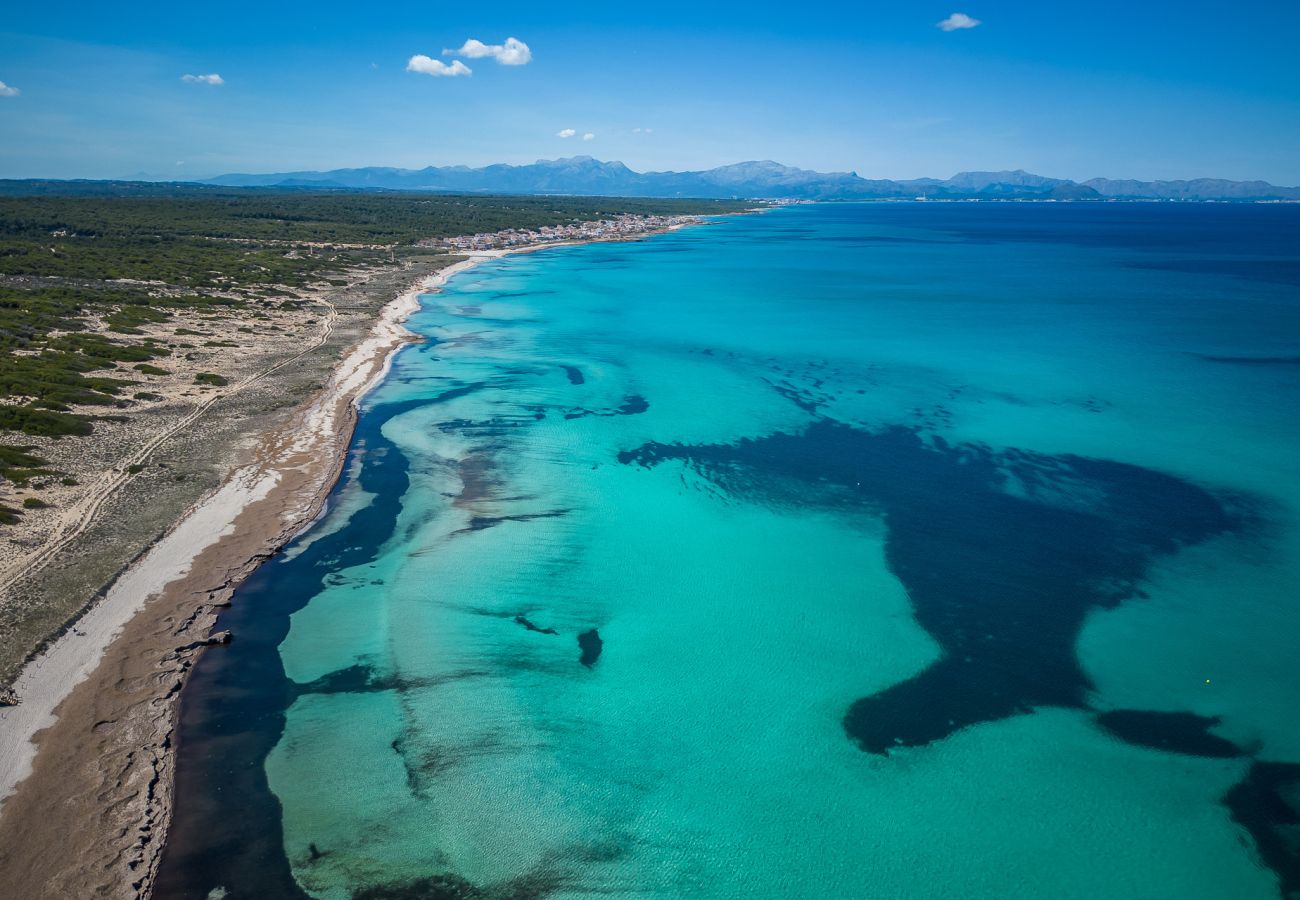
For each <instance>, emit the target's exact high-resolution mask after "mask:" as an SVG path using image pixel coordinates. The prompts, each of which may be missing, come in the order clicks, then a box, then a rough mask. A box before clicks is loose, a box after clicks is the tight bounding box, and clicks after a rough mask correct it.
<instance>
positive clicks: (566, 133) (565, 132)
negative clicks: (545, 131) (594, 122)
mask: <svg viewBox="0 0 1300 900" xmlns="http://www.w3.org/2000/svg"><path fill="white" fill-rule="evenodd" d="M577 133H578V132H576V131H574V130H573V129H572V128H561V129H560V130H559V131H557V132H555V136H556V137H557V138H571V137H573V136H574V135H575V134H577Z"/></svg>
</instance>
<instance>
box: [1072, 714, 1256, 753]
mask: <svg viewBox="0 0 1300 900" xmlns="http://www.w3.org/2000/svg"><path fill="white" fill-rule="evenodd" d="M1097 724H1098V725H1100V726H1101V727H1102V728H1105V729H1106V730H1107V731H1109V732H1110V733H1111V734H1113V735H1115V737H1117V738H1119V739H1120V740H1122V741H1126V742H1128V743H1130V744H1137V745H1138V746H1139V747H1150V748H1152V749H1154V750H1164V751H1166V752H1168V753H1182V754H1185V755H1187V756H1210V757H1219V758H1223V759H1227V758H1230V757H1234V756H1242V755H1243V751H1242V749H1241V748H1240V747H1238V746H1237V745H1236V744H1234V743H1233V742H1232V741H1229V740H1227V739H1225V738H1221V737H1219V736H1218V735H1217V734H1211V733H1210V729H1211V728H1213V727H1214V726H1215V725H1218V724H1219V719H1218V717H1217V716H1198V715H1196V714H1195V713H1189V712H1158V711H1153V710H1143V709H1113V710H1109V711H1107V712H1104V713H1101V714H1100V715H1098V716H1097Z"/></svg>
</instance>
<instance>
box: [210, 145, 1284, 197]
mask: <svg viewBox="0 0 1300 900" xmlns="http://www.w3.org/2000/svg"><path fill="white" fill-rule="evenodd" d="M205 183H207V184H213V185H224V186H239V187H269V186H275V187H322V188H340V187H344V188H363V189H371V190H374V189H386V190H402V191H456V192H470V193H477V192H483V193H496V194H580V195H589V196H609V197H615V196H617V197H700V198H732V197H749V198H758V197H762V198H775V199H791V200H869V199H891V198H914V197H926V198H933V199H940V200H948V199H951V200H964V199H988V200H994V199H1013V200H1022V199H1038V200H1104V199H1112V198H1113V199H1125V200H1137V199H1142V200H1300V188H1294V187H1292V188H1287V187H1275V186H1273V185H1271V184H1267V183H1265V182H1262V181H1224V180H1221V179H1215V178H1201V179H1197V180H1195V181H1113V180H1110V179H1106V178H1094V179H1092V180H1091V181H1085V182H1083V183H1079V182H1074V181H1070V180H1068V179H1064V178H1046V177H1044V176H1042V175H1034V174H1032V173H1030V172H1025V171H1023V170H1020V169H1017V170H1015V171H1012V172H961V173H958V174H957V175H954V176H953V177H951V178H948V179H944V180H940V179H935V178H916V179H911V180H907V181H891V180H888V179H869V178H862V177H861V176H859V175H858V174H857V173H856V172H814V171H811V170H809V169H796V168H794V167H792V166H783V165H781V164H780V163H775V162H772V161H771V160H763V161H752V162H742V163H736V164H734V165H730V166H720V167H719V168H716V169H707V170H704V171H700V172H634V171H633V170H631V169H629V168H628V167H627V166H625V165H623V163H621V162H601V161H600V160H598V159H592V158H591V157H590V156H573V157H569V158H567V159H553V160H538V161H537V162H535V163H532V164H530V165H523V166H512V165H505V164H498V165H492V166H484V167H482V168H478V169H472V168H469V167H468V166H442V167H439V166H429V167H427V168H424V169H394V168H388V167H379V166H372V167H368V168H361V169H333V170H331V171H328V172H280V173H276V174H272V175H222V176H219V177H217V178H212V179H209V180H208V181H207V182H205Z"/></svg>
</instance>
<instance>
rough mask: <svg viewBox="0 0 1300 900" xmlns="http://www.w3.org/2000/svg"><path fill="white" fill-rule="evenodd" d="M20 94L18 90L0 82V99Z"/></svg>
mask: <svg viewBox="0 0 1300 900" xmlns="http://www.w3.org/2000/svg"><path fill="white" fill-rule="evenodd" d="M21 93H22V91H20V90H18V88H16V87H12V86H10V85H7V84H5V83H4V82H3V81H0V97H17V96H18V95H19V94H21Z"/></svg>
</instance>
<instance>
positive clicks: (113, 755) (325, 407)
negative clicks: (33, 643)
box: [0, 220, 704, 897]
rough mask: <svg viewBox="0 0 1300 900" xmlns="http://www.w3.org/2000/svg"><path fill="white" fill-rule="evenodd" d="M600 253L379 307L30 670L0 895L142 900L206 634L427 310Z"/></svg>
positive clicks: (9, 740)
mask: <svg viewBox="0 0 1300 900" xmlns="http://www.w3.org/2000/svg"><path fill="white" fill-rule="evenodd" d="M703 222H704V220H697V222H694V223H689V224H703ZM682 227H686V225H675V226H672V227H670V228H666V229H660V230H657V231H650V232H645V233H643V234H637V235H629V236H621V237H618V238H609V239H606V240H610V241H626V240H640V239H642V238H645V237H649V236H652V235H653V234H658V233H663V232H665V231H675V230H677V229H679V228H682ZM596 242H598V241H592V240H587V241H556V242H548V243H544V244H535V245H528V246H522V247H512V248H508V249H497V250H483V251H475V252H473V253H472V254H470V255H469V258H468V259H464V260H461V261H459V262H456V263H454V264H452V265H450V266H447V267H446V268H444V269H441V270H439V271H438V272H436V273H434V274H433V275H430V276H426V277H424V278H422V279H421V280H420V282H419V283H418V284H417V285H416V286H414V287H412V288H411V289H409V290H408V291H406V292H404V293H402V294H401V295H399V296H398V297H397V298H396V299H394V300H393V301H391V302H390V303H388V304H387V305H385V306H384V307H383V309H382V311H381V313H380V315H379V317H378V319H377V320H376V322H375V323H374V325H373V327H372V328H371V330H370V332H369V334H368V335H367V336H366V337H365V338H364V339H363V340H362V341H361V342H360V343H358V344H357V345H355V346H354V347H353V348H352V350H351V351H350V352H348V353H347V355H346V356H345V357H344V358H343V359H342V360H341V361H340V362H339V363H338V364H337V365H336V367H335V369H334V372H333V374H332V376H331V378H330V381H329V383H328V384H327V385H326V387H325V388H324V389H323V390H322V391H321V392H319V393H318V395H317V396H316V397H315V398H314V399H312V400H311V401H309V402H308V403H307V404H305V405H303V406H301V407H299V409H298V410H297V411H295V412H294V414H293V415H292V416H291V417H290V419H289V421H288V422H287V423H286V424H285V425H284V426H283V427H282V428H279V429H277V430H275V431H273V432H270V433H268V434H266V435H263V436H262V438H261V440H260V442H259V445H258V446H257V448H256V449H255V450H254V452H253V453H252V459H251V461H249V462H247V463H245V464H243V465H240V466H238V467H236V468H235V469H234V470H233V471H232V472H231V473H230V474H229V476H228V477H227V478H226V479H225V481H224V482H223V483H222V484H221V486H220V487H219V488H217V489H216V490H215V491H214V492H212V493H210V494H209V495H208V496H207V497H205V498H204V499H202V500H200V501H199V502H198V503H196V504H195V505H194V506H192V507H191V508H190V509H189V510H188V511H187V512H186V513H185V514H184V515H183V516H182V517H181V518H180V520H179V521H178V522H177V523H176V524H175V525H174V526H173V527H172V528H171V529H170V530H169V531H168V532H167V534H166V535H165V536H164V537H163V538H162V539H161V540H159V541H158V542H157V543H155V544H154V545H153V546H151V547H150V548H149V549H148V550H147V551H146V552H145V553H144V554H142V555H141V557H139V558H138V559H137V560H136V561H135V562H133V563H132V564H131V565H130V566H129V567H128V568H127V569H126V570H125V571H124V572H123V573H122V575H121V576H120V577H119V578H118V579H117V580H116V581H115V582H114V583H113V584H112V585H111V587H110V588H109V589H108V590H107V591H106V592H105V593H104V595H103V596H102V597H101V598H100V599H99V600H98V601H97V602H96V603H95V604H94V605H92V606H91V607H90V608H89V609H88V610H87V612H86V613H84V614H83V615H82V616H81V617H80V618H79V619H78V620H77V621H76V622H75V623H73V624H72V626H70V627H69V628H68V630H67V631H65V632H64V633H63V634H62V635H61V636H60V637H59V638H58V639H57V640H55V641H53V642H51V643H50V645H49V646H47V647H46V648H45V649H44V650H43V651H42V652H41V653H40V654H39V655H37V656H36V657H34V658H33V659H32V660H31V661H29V663H28V664H27V665H26V666H24V668H23V670H22V672H21V674H20V675H19V678H18V679H17V680H16V682H15V688H16V692H17V694H18V696H19V699H20V701H21V702H20V703H19V704H18V705H16V706H7V707H0V881H3V882H4V883H6V884H8V885H9V886H10V887H11V888H12V889H14V890H15V891H16V892H17V893H18V895H21V896H31V897H39V896H85V895H90V894H95V895H101V894H102V895H104V896H115V897H119V896H120V897H147V896H149V894H150V891H151V888H152V883H153V876H154V874H155V872H156V869H157V866H158V863H159V861H160V859H161V852H162V849H163V847H164V845H165V835H166V830H167V825H168V822H169V819H170V811H171V803H172V788H173V775H174V765H175V754H174V752H173V749H172V743H173V733H174V730H175V726H176V721H177V716H178V707H179V698H180V692H181V688H182V687H183V685H184V683H185V678H186V675H187V673H188V671H189V670H190V668H191V667H192V666H193V664H194V662H195V660H196V659H197V656H198V654H200V653H201V652H202V651H203V649H204V648H206V647H207V646H211V645H213V644H220V643H225V642H226V641H228V640H230V636H229V635H222V634H218V635H211V634H210V631H211V628H212V626H213V624H214V623H215V620H216V616H217V613H218V612H219V611H220V610H221V609H222V608H224V607H225V606H228V605H229V602H230V601H229V598H230V596H231V595H232V594H233V593H234V591H235V589H236V588H237V587H238V585H239V584H240V583H241V582H242V581H243V579H244V578H245V577H247V576H248V575H249V574H251V572H252V571H253V570H255V569H256V568H257V567H258V566H259V565H260V564H261V563H262V562H263V561H265V560H266V559H267V558H269V557H270V556H271V555H272V554H274V553H275V552H276V551H277V550H278V549H279V548H280V547H282V546H283V545H284V544H285V543H287V542H288V541H289V540H291V539H292V538H293V537H294V536H295V535H296V534H299V533H300V532H302V531H303V530H304V529H306V528H308V527H310V525H311V524H312V523H313V522H314V521H316V519H317V518H318V517H319V516H320V515H321V513H322V512H323V509H324V506H325V502H326V499H327V497H328V496H329V493H330V491H331V490H332V488H333V486H334V484H335V483H336V481H337V479H338V477H339V475H340V473H341V470H342V467H343V465H344V463H345V460H346V452H347V448H348V445H349V442H350V440H351V435H352V432H353V428H354V426H355V423H356V419H357V414H358V411H359V403H360V401H361V400H362V398H364V397H365V395H366V394H367V393H368V392H369V391H370V390H372V389H373V388H374V387H375V386H376V385H378V384H379V383H380V382H381V381H382V380H383V378H384V377H385V375H386V374H387V372H388V370H389V368H390V367H391V364H392V359H393V357H394V355H395V353H396V351H397V350H399V349H400V348H401V347H402V346H404V345H405V344H407V343H410V342H412V341H415V340H417V339H418V337H417V336H416V335H415V334H413V333H412V332H410V331H408V330H407V329H406V328H405V327H404V325H403V324H402V323H403V322H404V321H405V320H406V318H407V317H408V316H410V315H411V314H412V313H413V312H415V311H416V310H418V309H419V306H420V299H419V298H420V296H421V295H422V294H427V293H432V292H435V291H437V290H438V289H439V288H441V286H442V285H444V284H445V283H446V282H447V281H448V280H449V279H450V278H452V277H454V276H455V275H457V274H460V273H462V272H464V271H467V270H469V269H471V268H473V267H475V266H477V265H479V264H481V263H483V262H487V261H490V260H495V259H499V258H502V257H505V256H509V255H514V254H518V253H532V252H537V251H540V250H544V249H549V248H552V247H563V246H577V245H580V244H584V243H596ZM52 848H58V850H57V851H53V852H52Z"/></svg>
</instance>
